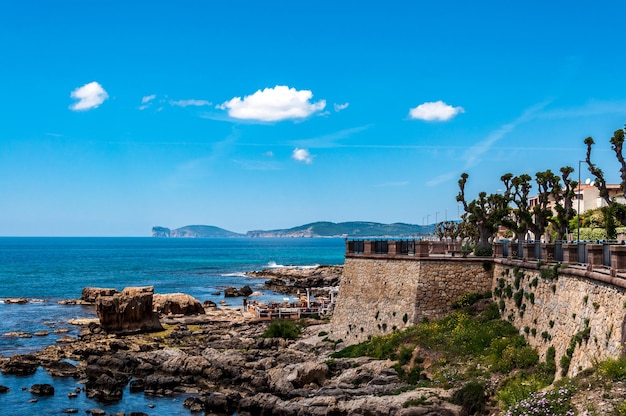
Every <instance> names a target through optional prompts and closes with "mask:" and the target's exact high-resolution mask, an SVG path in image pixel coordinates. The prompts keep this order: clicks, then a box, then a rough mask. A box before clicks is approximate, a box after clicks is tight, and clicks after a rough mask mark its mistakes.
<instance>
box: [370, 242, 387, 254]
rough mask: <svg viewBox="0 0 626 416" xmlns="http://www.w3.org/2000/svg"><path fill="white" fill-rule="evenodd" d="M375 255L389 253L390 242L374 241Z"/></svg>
mask: <svg viewBox="0 0 626 416" xmlns="http://www.w3.org/2000/svg"><path fill="white" fill-rule="evenodd" d="M374 253H376V254H387V253H389V242H388V241H387V240H376V241H374Z"/></svg>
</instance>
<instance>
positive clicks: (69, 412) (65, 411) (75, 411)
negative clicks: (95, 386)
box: [61, 408, 78, 414]
mask: <svg viewBox="0 0 626 416" xmlns="http://www.w3.org/2000/svg"><path fill="white" fill-rule="evenodd" d="M61 413H65V414H74V413H78V409H74V408H68V409H63V410H61Z"/></svg>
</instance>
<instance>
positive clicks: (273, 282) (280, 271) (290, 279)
mask: <svg viewBox="0 0 626 416" xmlns="http://www.w3.org/2000/svg"><path fill="white" fill-rule="evenodd" d="M342 273H343V267H342V266H317V267H296V266H294V267H276V268H267V269H263V270H260V271H252V272H247V273H246V274H247V275H248V276H251V277H260V278H268V279H269V280H267V281H266V282H265V287H266V288H267V289H269V290H272V291H274V292H279V293H286V294H296V293H298V292H300V293H304V292H306V289H310V290H311V294H313V295H317V294H320V293H323V291H320V289H321V288H330V287H336V286H339V283H340V281H341V276H342ZM324 294H326V293H324Z"/></svg>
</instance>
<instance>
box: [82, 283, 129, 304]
mask: <svg viewBox="0 0 626 416" xmlns="http://www.w3.org/2000/svg"><path fill="white" fill-rule="evenodd" d="M116 293H120V291H119V290H117V289H110V288H102V287H85V288H83V291H82V294H81V296H80V300H82V301H84V302H88V303H95V302H96V299H98V297H99V296H113V295H115V294H116Z"/></svg>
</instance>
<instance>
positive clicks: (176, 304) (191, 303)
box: [152, 293, 204, 315]
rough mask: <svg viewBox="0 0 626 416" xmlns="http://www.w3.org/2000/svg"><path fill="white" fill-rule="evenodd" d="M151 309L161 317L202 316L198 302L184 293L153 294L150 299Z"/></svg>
mask: <svg viewBox="0 0 626 416" xmlns="http://www.w3.org/2000/svg"><path fill="white" fill-rule="evenodd" d="M152 307H153V310H154V311H155V312H158V313H160V314H163V315H169V314H173V315H196V314H204V307H203V306H202V304H201V303H200V301H199V300H197V299H196V298H194V297H193V296H189V295H187V294H185V293H167V294H164V295H160V294H155V295H154V296H153V297H152Z"/></svg>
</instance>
